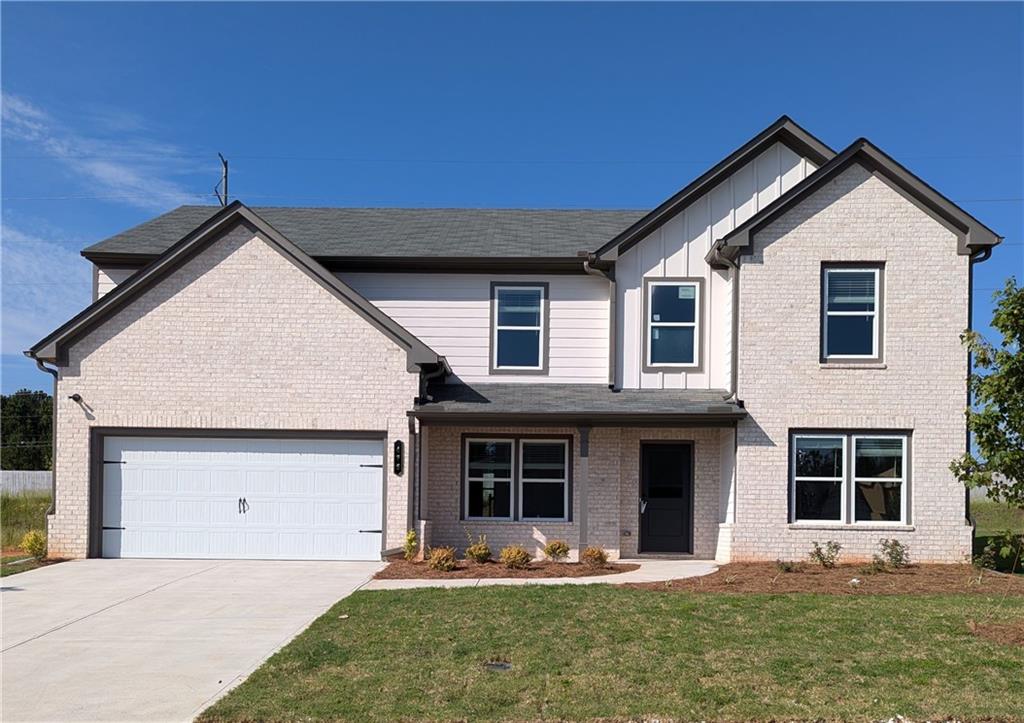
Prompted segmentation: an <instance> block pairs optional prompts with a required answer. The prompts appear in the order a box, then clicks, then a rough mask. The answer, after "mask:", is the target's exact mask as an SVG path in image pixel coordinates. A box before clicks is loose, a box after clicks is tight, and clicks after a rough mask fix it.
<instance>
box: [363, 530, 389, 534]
mask: <svg viewBox="0 0 1024 723" xmlns="http://www.w3.org/2000/svg"><path fill="white" fill-rule="evenodd" d="M360 532H375V533H377V534H378V535H379V534H382V533H383V532H384V530H360Z"/></svg>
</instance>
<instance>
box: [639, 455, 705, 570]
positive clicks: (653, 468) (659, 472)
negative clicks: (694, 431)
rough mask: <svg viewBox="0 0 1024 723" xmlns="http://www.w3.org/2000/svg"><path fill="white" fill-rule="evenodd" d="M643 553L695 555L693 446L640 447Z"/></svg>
mask: <svg viewBox="0 0 1024 723" xmlns="http://www.w3.org/2000/svg"><path fill="white" fill-rule="evenodd" d="M640 552H680V553H692V552H693V445H692V444H690V443H688V442H643V443H641V445H640Z"/></svg>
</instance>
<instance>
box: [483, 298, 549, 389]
mask: <svg viewBox="0 0 1024 723" xmlns="http://www.w3.org/2000/svg"><path fill="white" fill-rule="evenodd" d="M546 296H547V287H546V286H545V285H540V284H538V285H536V286H526V285H522V286H518V285H516V286H513V285H500V284H495V285H493V286H492V292H491V303H492V307H493V308H492V318H493V324H492V326H493V329H492V338H491V371H492V372H497V373H503V372H504V373H515V372H533V373H537V372H544V371H545V369H546V361H547V360H546V359H545V354H544V351H545V334H546V333H547V330H546V329H545V325H546V324H545V322H546V319H545V303H546V301H547V299H546Z"/></svg>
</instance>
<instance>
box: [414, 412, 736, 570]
mask: <svg viewBox="0 0 1024 723" xmlns="http://www.w3.org/2000/svg"><path fill="white" fill-rule="evenodd" d="M464 434H469V435H471V436H481V437H501V436H502V435H507V436H515V435H561V436H565V435H571V436H572V438H573V442H572V449H573V455H572V460H573V461H572V466H573V476H574V484H573V494H572V500H571V502H572V520H571V521H570V522H537V523H527V522H518V521H515V522H504V521H496V522H487V521H479V520H472V521H464V520H462V519H461V514H460V508H459V505H460V501H461V499H462V497H461V484H462V461H461V460H462V438H463V435H464ZM719 437H720V433H719V430H718V429H643V428H630V427H625V428H618V427H595V428H593V429H591V431H590V445H589V447H590V455H589V458H588V474H587V480H586V484H587V491H586V496H587V515H586V517H587V544H590V545H600V546H601V547H603V548H605V550H607V551H608V552H609V554H610V555H611V557H612V558H618V557H632V556H635V555H636V554H637V544H638V540H639V535H640V530H639V514H638V510H639V476H640V472H639V464H640V442H641V441H642V440H652V441H654V440H678V441H691V442H693V443H694V454H695V457H694V557H697V558H706V559H710V558H713V557H714V556H715V550H716V545H717V536H718V527H719V525H718V522H719V512H720V510H719V504H720V503H719V499H720V484H719V480H720V447H719ZM424 439H425V445H424V446H425V455H426V456H425V472H426V475H425V476H426V481H425V486H426V492H425V494H424V497H425V504H424V506H423V507H422V508H421V514H422V515H423V516H424V517H425V518H426V519H428V520H429V521H430V541H429V544H433V545H452V546H454V547H457V548H459V549H460V550H461V549H463V548H464V547H465V546H466V539H467V534H469V535H474V536H475V535H480V534H483V535H486V536H487V541H488V543H489V544H490V546H491V549H492V550H493V551H494V552H495V554H497V551H498V550H499V549H500V548H501V547H503V546H505V545H508V544H512V543H516V544H520V545H523V546H525V547H526V548H527V550H529V551H530V552H531V553H533V554H534V555H536V556H540V555H541V553H542V550H543V548H544V545H545V544H546V543H547V542H548V541H549V540H555V539H561V540H565V541H566V542H568V543H569V546H570V547H571V548H572V557H573V558H575V557H576V555H577V554H578V551H579V546H580V504H581V502H580V501H581V499H582V497H583V494H582V492H583V491H582V488H581V485H582V484H583V481H582V479H581V478H580V469H581V458H580V445H579V432H578V430H576V429H575V428H561V427H551V428H537V427H486V428H472V429H465V428H461V427H454V426H451V427H449V426H443V427H427V428H426V434H425V437H424Z"/></svg>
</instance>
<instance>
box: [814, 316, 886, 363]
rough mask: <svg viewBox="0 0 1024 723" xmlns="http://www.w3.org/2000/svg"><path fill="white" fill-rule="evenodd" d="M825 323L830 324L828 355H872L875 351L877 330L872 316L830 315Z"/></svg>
mask: <svg viewBox="0 0 1024 723" xmlns="http://www.w3.org/2000/svg"><path fill="white" fill-rule="evenodd" d="M825 323H826V324H828V333H827V339H828V348H826V349H825V355H826V356H835V355H837V354H846V355H848V354H856V355H861V356H871V355H872V354H873V353H874V339H875V330H874V324H873V321H872V317H870V316H829V317H827V318H826V319H825Z"/></svg>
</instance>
